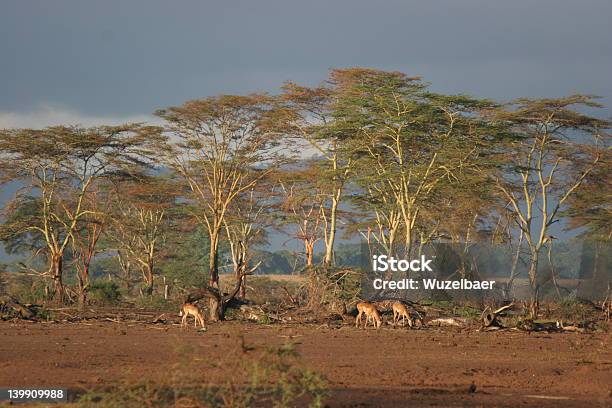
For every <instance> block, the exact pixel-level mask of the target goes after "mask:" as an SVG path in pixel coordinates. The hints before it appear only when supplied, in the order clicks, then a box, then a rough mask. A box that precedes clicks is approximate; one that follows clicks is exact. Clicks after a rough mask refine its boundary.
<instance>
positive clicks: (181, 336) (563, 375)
mask: <svg viewBox="0 0 612 408" xmlns="http://www.w3.org/2000/svg"><path fill="white" fill-rule="evenodd" d="M240 336H243V337H244V343H245V344H247V345H248V346H249V347H255V348H258V347H267V346H270V345H280V344H282V343H284V342H287V341H292V342H294V343H296V344H297V346H296V347H297V350H298V351H299V353H300V354H301V356H302V359H303V362H304V364H305V365H306V366H308V367H310V368H312V369H315V370H317V371H318V372H320V373H322V374H323V375H324V376H325V377H326V378H327V380H328V382H329V387H330V390H331V393H332V395H331V397H330V398H329V400H328V406H330V407H425V406H444V407H451V406H452V407H455V406H457V407H459V406H473V407H480V406H485V407H526V406H534V407H536V406H537V407H583V406H601V407H610V406H612V351H611V347H610V344H611V340H612V339H611V336H610V334H606V333H594V334H579V333H551V334H546V333H524V332H513V331H504V332H492V333H483V332H476V331H474V330H466V329H463V330H461V329H443V328H425V329H419V330H414V329H413V330H409V329H399V328H398V329H392V328H390V327H388V326H387V327H384V328H382V329H381V330H379V331H375V330H359V329H355V328H353V327H349V326H342V327H341V328H330V327H327V326H308V325H257V324H253V323H239V322H224V323H220V324H214V325H209V329H208V331H207V332H197V331H196V330H195V329H193V327H190V328H188V329H181V328H180V327H178V326H177V325H175V324H165V325H163V324H158V325H152V324H143V323H124V322H121V323H115V322H111V321H91V322H80V323H30V322H23V321H21V322H0V387H66V388H69V389H72V390H83V389H96V388H104V387H107V386H108V385H110V384H112V383H114V382H119V381H140V380H143V379H144V380H152V381H161V380H163V379H164V378H165V377H167V376H169V375H171V373H172V372H173V370H176V369H177V365H178V363H179V361H181V359H180V357H179V352H178V350H180V349H181V348H183V347H191V348H192V349H193V350H194V354H193V355H195V356H198V357H197V358H194V360H195V362H196V364H197V367H198V369H201V370H202V373H203V375H204V376H205V377H206V376H207V378H208V379H209V380H210V381H213V382H214V381H215V379H218V378H221V377H222V376H224V375H231V373H228V372H224V370H227V369H226V368H225V366H223V365H219V364H215V362H216V361H222V360H223V359H224V358H226V357H227V355H229V354H231V353H235V350H236V345H237V344H239V342H240V340H239V339H240ZM474 387H475V389H474Z"/></svg>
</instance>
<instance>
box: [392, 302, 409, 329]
mask: <svg viewBox="0 0 612 408" xmlns="http://www.w3.org/2000/svg"><path fill="white" fill-rule="evenodd" d="M391 308H392V309H393V327H395V325H396V324H397V323H399V320H400V317H401V318H402V325H403V326H405V325H406V320H408V326H409V327H412V319H411V318H410V313H408V308H407V307H406V305H405V304H403V303H402V302H400V301H395V302H393V305H391Z"/></svg>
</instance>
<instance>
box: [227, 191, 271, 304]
mask: <svg viewBox="0 0 612 408" xmlns="http://www.w3.org/2000/svg"><path fill="white" fill-rule="evenodd" d="M265 190H266V188H265V187H264V188H260V189H259V190H255V189H251V190H250V191H246V192H244V193H242V194H240V195H239V197H238V198H237V199H236V200H235V201H234V202H233V203H232V209H231V210H232V211H230V214H231V215H230V216H228V217H225V219H224V220H223V226H224V229H225V234H226V237H227V241H228V244H229V252H230V256H231V259H232V265H233V268H234V275H235V276H236V280H237V281H239V282H240V290H239V292H238V296H239V297H240V298H242V299H244V298H245V297H246V277H247V275H250V274H252V273H253V272H255V270H257V268H258V267H259V265H260V264H261V261H260V262H257V263H256V264H254V265H252V264H251V261H252V258H253V247H254V246H255V245H256V244H259V243H262V242H263V241H264V237H265V226H266V225H265V224H266V222H265V218H266V216H267V207H268V202H267V200H266V195H267V193H268V192H267V191H265Z"/></svg>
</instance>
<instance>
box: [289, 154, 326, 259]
mask: <svg viewBox="0 0 612 408" xmlns="http://www.w3.org/2000/svg"><path fill="white" fill-rule="evenodd" d="M318 176H319V169H318V167H317V166H316V163H314V162H312V161H310V162H309V163H307V164H306V166H305V167H304V168H300V169H296V170H294V171H287V172H283V174H281V175H280V177H279V181H278V186H279V187H278V190H279V195H280V200H279V208H278V212H279V214H281V215H280V217H281V218H282V219H281V223H282V224H283V225H284V226H287V227H289V229H290V234H291V235H292V236H293V237H294V238H295V239H297V240H299V241H301V242H302V244H303V245H304V258H305V261H306V266H308V267H310V266H312V265H313V264H314V249H315V245H316V243H317V242H318V241H319V240H320V239H321V237H322V235H323V234H322V230H321V227H322V226H321V211H322V206H323V200H324V198H323V194H322V193H321V191H320V190H318V188H317V181H316V180H317V178H318Z"/></svg>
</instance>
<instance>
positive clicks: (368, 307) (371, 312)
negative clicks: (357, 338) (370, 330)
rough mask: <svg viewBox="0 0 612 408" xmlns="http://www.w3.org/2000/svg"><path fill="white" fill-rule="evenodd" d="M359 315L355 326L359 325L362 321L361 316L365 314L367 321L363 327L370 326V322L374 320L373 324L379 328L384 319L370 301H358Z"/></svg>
mask: <svg viewBox="0 0 612 408" xmlns="http://www.w3.org/2000/svg"><path fill="white" fill-rule="evenodd" d="M357 312H358V313H357V317H356V318H355V327H359V324H360V323H361V322H362V318H361V316H362V315H364V314H365V316H366V321H365V325H364V326H363V328H364V329H365V328H367V327H368V323H369V322H370V321H372V325H373V326H374V327H375V328H376V329H377V330H378V329H379V328H380V325H381V324H382V319H381V318H380V314H379V313H378V310H376V307H375V306H374V305H373V304H372V303H369V302H358V303H357Z"/></svg>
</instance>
